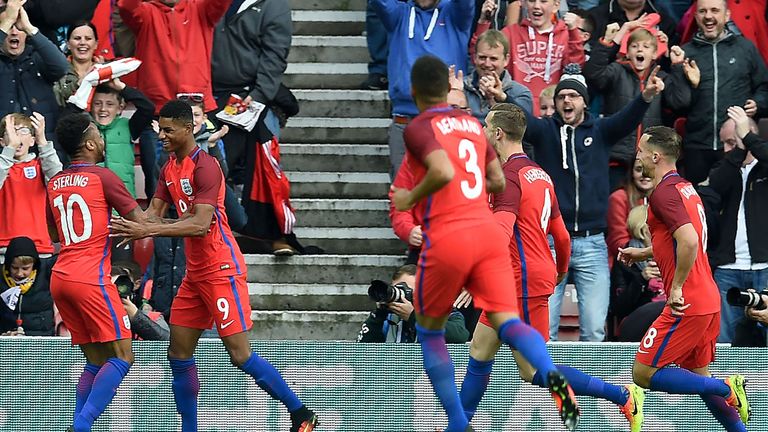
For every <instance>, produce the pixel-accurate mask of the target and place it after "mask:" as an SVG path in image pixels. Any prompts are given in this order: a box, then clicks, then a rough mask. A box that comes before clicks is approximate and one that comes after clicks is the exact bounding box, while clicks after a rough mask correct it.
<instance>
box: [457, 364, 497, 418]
mask: <svg viewBox="0 0 768 432" xmlns="http://www.w3.org/2000/svg"><path fill="white" fill-rule="evenodd" d="M491 369H493V359H491V360H488V361H479V360H475V359H474V358H473V357H471V356H470V357H469V363H468V364H467V374H466V375H464V381H463V382H462V383H461V393H459V397H460V398H461V406H462V407H464V415H466V416H467V420H469V421H472V417H474V416H475V411H477V406H478V405H479V404H480V400H481V399H482V398H483V395H484V394H485V389H487V388H488V382H490V380H491Z"/></svg>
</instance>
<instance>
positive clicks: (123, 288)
mask: <svg viewBox="0 0 768 432" xmlns="http://www.w3.org/2000/svg"><path fill="white" fill-rule="evenodd" d="M115 286H116V287H117V293H118V294H119V295H120V297H121V298H125V299H127V298H130V297H131V295H132V294H133V281H132V280H131V277H130V276H128V275H120V276H118V277H117V279H115Z"/></svg>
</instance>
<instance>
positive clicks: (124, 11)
mask: <svg viewBox="0 0 768 432" xmlns="http://www.w3.org/2000/svg"><path fill="white" fill-rule="evenodd" d="M230 2H231V0H180V1H179V2H178V3H176V5H175V6H173V7H171V6H168V5H165V4H163V3H161V2H160V1H157V0H152V1H142V0H119V2H118V6H119V7H120V16H122V17H123V21H124V22H125V24H126V25H127V26H128V27H130V28H131V30H133V33H134V34H135V35H136V53H135V55H134V57H136V58H138V59H139V60H141V61H142V62H143V64H142V65H141V67H140V68H139V69H138V70H137V71H136V79H137V83H138V85H137V87H138V88H139V90H141V92H142V93H144V94H145V95H146V96H147V97H148V98H149V100H151V101H152V102H153V103H154V104H155V106H156V111H155V114H158V113H159V111H160V108H161V107H162V106H163V105H164V104H165V103H166V102H168V101H169V100H172V99H176V95H177V94H179V93H202V94H203V96H204V98H205V111H211V110H213V109H215V108H216V103H215V101H214V100H213V93H212V89H211V45H212V43H213V28H214V26H215V25H216V23H217V22H218V21H219V19H221V17H223V16H224V13H225V12H226V10H227V8H228V7H229V4H230Z"/></svg>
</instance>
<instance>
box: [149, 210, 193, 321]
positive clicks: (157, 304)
mask: <svg viewBox="0 0 768 432" xmlns="http://www.w3.org/2000/svg"><path fill="white" fill-rule="evenodd" d="M174 216H176V212H175V209H174V208H173V207H171V210H170V212H169V215H168V217H169V218H174ZM152 242H153V243H154V252H153V256H152V261H151V264H150V268H151V275H152V293H151V295H149V296H148V297H149V299H147V300H148V303H149V305H150V306H152V309H153V310H154V311H156V312H160V313H162V314H163V317H165V321H166V322H171V303H172V302H173V298H174V297H175V296H176V293H177V292H178V291H179V286H181V280H182V279H183V278H184V274H185V273H186V270H187V264H186V256H185V255H184V239H181V238H178V237H154V238H153V239H152Z"/></svg>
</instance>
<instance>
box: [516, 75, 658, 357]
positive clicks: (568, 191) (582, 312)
mask: <svg viewBox="0 0 768 432" xmlns="http://www.w3.org/2000/svg"><path fill="white" fill-rule="evenodd" d="M657 73H658V67H657V68H655V69H654V70H653V71H652V72H651V73H650V74H649V76H648V79H647V81H646V84H645V88H644V89H643V91H642V92H641V93H640V94H639V95H637V97H635V98H634V99H633V100H632V102H630V103H629V104H628V105H627V106H626V107H624V109H622V110H621V111H619V112H618V113H616V114H614V115H612V116H609V117H603V118H594V117H592V116H591V115H590V114H589V113H588V112H587V110H586V106H587V102H588V98H589V96H588V94H587V86H586V84H585V81H584V77H583V76H582V75H580V74H579V71H578V67H576V65H569V66H567V67H566V73H565V74H564V75H563V77H562V78H561V79H560V83H559V84H558V85H557V88H556V89H555V108H556V111H557V112H556V113H555V115H554V116H552V117H550V118H544V119H538V118H535V117H534V116H533V115H532V114H531V113H530V112H527V111H526V120H527V124H528V128H527V129H526V131H525V136H524V140H525V141H526V142H530V143H531V144H533V146H534V151H535V152H536V155H537V156H538V157H537V162H538V163H539V165H541V167H542V168H544V171H546V172H547V174H549V175H550V177H552V180H553V182H554V184H555V194H556V195H557V200H558V201H559V203H560V211H561V213H562V215H563V220H564V221H565V226H566V227H567V228H568V232H569V233H570V235H571V239H572V240H571V262H570V265H569V272H573V279H574V282H575V284H576V290H577V291H578V295H579V327H580V335H579V339H580V340H583V341H595V342H599V341H602V340H603V338H604V337H605V329H604V328H605V318H606V315H607V313H608V303H609V298H610V295H609V287H610V274H609V272H608V266H607V265H606V263H607V262H608V250H607V246H606V244H605V238H604V235H603V233H604V232H605V228H606V212H607V209H608V207H607V206H608V193H609V190H608V159H609V155H610V152H611V147H612V146H613V145H615V144H616V143H618V142H619V141H620V140H621V139H622V138H624V137H625V136H627V135H629V134H630V133H631V132H632V131H633V130H634V129H635V128H637V125H638V124H639V122H640V121H641V120H642V118H643V116H644V114H645V112H646V110H647V109H648V106H649V104H650V102H651V101H652V100H653V98H654V97H656V96H657V95H658V94H660V93H661V91H662V90H663V89H664V82H663V81H662V80H661V78H659V77H658V76H657ZM567 279H568V278H567V277H566V278H565V279H563V281H562V282H561V283H560V284H559V285H558V286H557V288H556V289H555V293H554V294H553V295H552V296H551V297H550V301H549V306H550V315H549V323H550V330H549V332H550V338H551V339H552V340H557V333H558V327H559V325H560V307H561V305H562V299H563V292H564V290H565V283H566V281H567Z"/></svg>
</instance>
